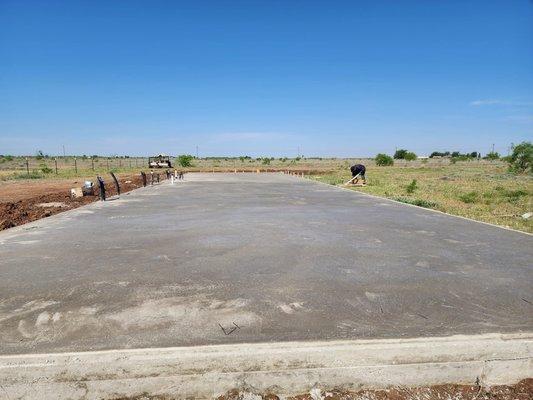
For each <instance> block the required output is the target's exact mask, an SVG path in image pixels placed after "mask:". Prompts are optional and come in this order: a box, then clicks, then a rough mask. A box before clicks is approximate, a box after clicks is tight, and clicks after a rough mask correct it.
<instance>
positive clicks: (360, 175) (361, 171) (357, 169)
mask: <svg viewBox="0 0 533 400" xmlns="http://www.w3.org/2000/svg"><path fill="white" fill-rule="evenodd" d="M350 171H352V183H354V184H357V183H358V182H359V179H361V180H362V181H363V183H366V178H365V172H366V168H365V166H364V165H363V164H355V165H352V166H351V167H350Z"/></svg>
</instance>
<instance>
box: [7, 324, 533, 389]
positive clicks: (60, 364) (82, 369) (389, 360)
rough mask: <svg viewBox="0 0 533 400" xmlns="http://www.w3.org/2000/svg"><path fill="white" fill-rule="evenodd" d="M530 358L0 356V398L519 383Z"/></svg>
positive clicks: (513, 352)
mask: <svg viewBox="0 0 533 400" xmlns="http://www.w3.org/2000/svg"><path fill="white" fill-rule="evenodd" d="M532 357H533V336H532V334H529V335H528V334H518V335H517V334H503V335H495V334H489V335H474V336H454V337H445V338H417V339H377V340H356V341H331V342H279V343H268V344H265V343H254V344H233V345H212V346H197V347H177V348H176V347H173V348H159V349H132V350H108V351H97V352H82V353H56V354H36V355H11V356H0V397H1V396H2V395H4V396H5V397H6V398H8V399H20V400H41V399H54V400H67V399H68V400H72V399H83V400H101V399H117V398H120V399H123V398H136V399H137V398H147V397H145V396H143V394H147V393H148V394H150V395H152V396H161V397H158V398H169V399H170V398H172V399H192V398H194V399H203V398H217V396H218V395H220V394H223V393H226V392H227V391H229V390H235V389H237V390H240V391H241V394H242V398H249V399H257V398H260V396H254V395H248V396H246V393H248V394H250V393H258V394H264V393H271V394H276V395H278V396H279V397H280V398H284V396H286V395H294V394H301V393H309V392H310V391H314V392H315V393H316V392H317V390H318V391H319V393H320V392H322V393H324V392H325V391H327V390H328V389H329V390H331V389H333V388H343V389H344V390H358V389H360V388H363V387H364V388H387V387H390V386H402V387H415V386H429V385H438V384H445V383H461V384H469V385H474V384H478V385H481V386H487V385H498V384H514V383H517V382H518V381H520V380H522V379H525V378H529V377H531V376H532V375H533V369H532V365H533V363H532ZM313 398H317V396H314V397H313Z"/></svg>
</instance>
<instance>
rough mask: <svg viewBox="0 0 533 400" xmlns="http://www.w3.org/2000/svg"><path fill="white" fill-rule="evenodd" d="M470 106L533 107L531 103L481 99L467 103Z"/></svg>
mask: <svg viewBox="0 0 533 400" xmlns="http://www.w3.org/2000/svg"><path fill="white" fill-rule="evenodd" d="M469 104H470V105H471V106H474V107H479V106H516V107H529V106H531V105H533V103H531V102H521V101H508V100H498V99H482V100H474V101H471V102H470V103H469Z"/></svg>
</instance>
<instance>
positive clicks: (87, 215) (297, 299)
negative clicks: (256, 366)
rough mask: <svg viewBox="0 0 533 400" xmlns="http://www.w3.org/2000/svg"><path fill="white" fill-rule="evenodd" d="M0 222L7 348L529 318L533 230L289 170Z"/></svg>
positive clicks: (83, 347) (1, 324)
mask: <svg viewBox="0 0 533 400" xmlns="http://www.w3.org/2000/svg"><path fill="white" fill-rule="evenodd" d="M185 178H186V180H185V181H184V182H177V183H176V184H175V185H170V184H169V183H168V182H165V183H163V184H161V185H159V186H155V187H147V188H143V189H139V190H136V191H134V192H130V193H128V194H126V195H123V196H122V197H121V198H120V199H118V200H113V201H109V202H105V203H94V204H91V205H89V206H86V207H83V208H80V209H77V210H73V211H69V212H65V213H62V214H58V215H56V216H53V217H49V218H46V219H43V220H40V221H36V222H34V223H31V224H28V225H24V226H21V227H17V228H13V229H10V230H8V231H4V232H0V354H4V355H6V354H24V353H48V352H65V351H90V350H102V349H127V348H146V347H169V346H193V345H194V346H198V345H212V344H230V343H253V342H283V341H313V340H319V341H328V340H354V339H357V340H359V339H378V338H394V339H398V338H417V337H428V336H448V335H457V334H483V333H505V332H507V333H519V332H529V331H533V289H532V288H533V267H532V260H533V257H532V256H533V236H531V235H527V234H522V233H519V232H513V231H507V230H504V229H500V228H497V227H492V226H488V225H484V224H480V223H476V222H472V221H467V220H464V219H460V218H455V217H452V216H447V215H444V214H440V213H434V212H431V211H427V210H424V209H420V208H416V207H408V206H405V205H402V204H397V203H394V202H390V201H387V200H384V199H377V198H372V197H368V196H365V195H361V194H358V193H356V192H350V191H346V190H340V189H338V188H335V187H331V186H327V185H323V184H319V183H316V182H311V181H309V180H305V179H302V178H296V177H291V176H287V175H282V174H251V173H247V174H187V175H186V176H185Z"/></svg>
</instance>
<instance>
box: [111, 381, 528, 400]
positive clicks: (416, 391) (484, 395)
mask: <svg viewBox="0 0 533 400" xmlns="http://www.w3.org/2000/svg"><path fill="white" fill-rule="evenodd" d="M283 398H284V399H287V400H318V399H322V400H531V399H533V379H525V380H523V381H521V382H519V383H517V384H516V385H510V386H508V385H501V386H492V387H486V388H485V387H481V386H478V385H451V384H450V385H438V386H430V387H418V388H407V387H393V388H390V389H383V390H360V391H357V392H353V391H342V390H335V389H333V390H329V391H322V392H320V391H318V390H316V391H313V393H305V394H300V395H297V396H293V397H283ZM174 399H177V397H172V396H165V395H153V396H152V395H149V394H142V395H139V396H134V397H117V398H114V399H113V400H174ZM259 399H262V400H280V399H282V397H279V396H277V395H276V394H274V393H261V394H257V393H252V392H243V391H240V390H231V391H229V392H227V393H226V394H224V395H222V396H219V397H217V400H259Z"/></svg>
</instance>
